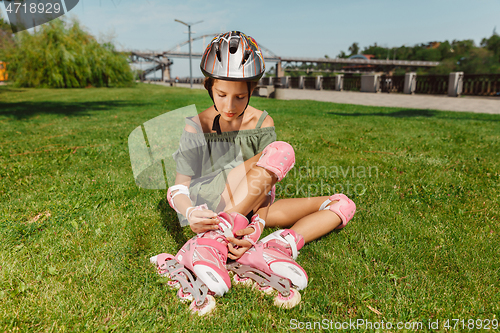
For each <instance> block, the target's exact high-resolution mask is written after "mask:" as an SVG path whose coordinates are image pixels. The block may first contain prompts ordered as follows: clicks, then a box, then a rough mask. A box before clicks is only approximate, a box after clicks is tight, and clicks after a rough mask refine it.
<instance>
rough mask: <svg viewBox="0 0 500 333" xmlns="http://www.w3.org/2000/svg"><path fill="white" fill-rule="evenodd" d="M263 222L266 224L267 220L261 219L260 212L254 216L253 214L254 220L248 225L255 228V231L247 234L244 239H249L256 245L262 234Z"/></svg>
mask: <svg viewBox="0 0 500 333" xmlns="http://www.w3.org/2000/svg"><path fill="white" fill-rule="evenodd" d="M261 224H262V225H263V226H265V225H266V221H264V220H263V219H261V218H260V216H259V214H255V215H254V216H252V222H251V223H250V224H249V225H248V227H251V228H253V229H254V231H253V232H252V233H251V234H248V235H245V236H244V237H243V239H244V240H246V241H249V242H250V243H251V244H252V245H254V246H255V243H257V241H258V240H259V238H260V235H261V234H262V228H263V227H261Z"/></svg>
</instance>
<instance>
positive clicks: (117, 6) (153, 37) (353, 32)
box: [0, 0, 500, 76]
mask: <svg viewBox="0 0 500 333" xmlns="http://www.w3.org/2000/svg"><path fill="white" fill-rule="evenodd" d="M0 7H2V10H4V8H3V6H0ZM69 16H76V17H77V18H78V19H79V20H80V21H81V23H82V24H83V25H84V26H85V27H87V29H88V30H89V31H90V32H91V33H92V34H93V35H95V36H96V37H99V36H101V38H104V39H106V38H109V37H110V36H114V38H115V39H114V40H115V43H116V44H117V45H118V48H121V49H137V50H158V51H159V50H168V49H171V48H173V47H175V46H176V45H177V44H178V43H180V42H183V41H185V40H187V39H188V38H187V34H184V32H185V31H186V32H187V27H185V26H183V25H181V24H180V23H177V22H175V21H174V19H180V20H182V21H185V22H196V21H200V20H203V22H202V23H200V24H197V25H195V26H194V27H193V31H195V32H196V34H194V35H193V36H197V35H203V34H208V33H217V32H222V31H226V30H240V31H243V32H245V33H246V34H248V35H251V36H252V37H254V38H255V39H256V40H257V42H258V43H260V44H262V45H264V46H265V47H267V48H268V49H270V50H272V51H273V52H274V53H276V54H278V55H280V56H304V57H323V56H324V55H328V56H330V57H335V56H336V55H338V54H339V52H340V51H341V50H344V51H347V49H348V47H349V46H350V45H351V44H352V43H353V42H358V43H359V45H360V46H361V49H362V48H363V47H364V46H368V45H371V44H373V43H375V42H376V43H377V44H378V45H381V46H387V47H393V46H401V45H403V44H405V45H414V44H418V43H427V42H431V41H444V40H449V41H451V40H453V39H458V40H463V39H473V40H474V41H475V42H476V44H479V42H480V41H481V39H482V38H484V37H489V36H491V34H492V32H493V29H494V28H495V27H496V26H497V27H498V31H499V32H500V0H453V1H452V0H418V1H415V0H413V1H406V0H397V1H396V0H371V1H369V0H344V1H338V0H330V1H312V0H311V1H300V2H299V1H290V0H289V1H279V0H275V1H261V0H252V1H234V0H233V1H215V0H212V1H201V0H193V1H189V0H187V1H169V0H139V1H137V0H136V1H131V0H80V3H79V4H78V5H77V6H76V7H75V9H73V10H72V11H71V12H70V14H69ZM4 17H5V13H4ZM206 42H207V43H208V39H207V40H206ZM203 49H204V46H203V45H202V41H201V40H200V41H195V42H194V43H193V50H194V51H198V52H201V51H202V50H203ZM181 50H184V51H187V50H188V49H187V46H184V47H182V48H181ZM270 65H273V64H270ZM269 67H270V66H269ZM172 70H173V75H179V76H185V75H188V73H189V69H188V62H187V60H181V59H174V66H173V69H172ZM193 75H194V76H201V72H200V71H199V69H198V63H197V61H193Z"/></svg>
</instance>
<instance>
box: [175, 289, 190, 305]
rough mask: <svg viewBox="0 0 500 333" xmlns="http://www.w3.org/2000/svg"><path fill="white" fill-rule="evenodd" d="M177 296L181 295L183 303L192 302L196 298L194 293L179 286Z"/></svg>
mask: <svg viewBox="0 0 500 333" xmlns="http://www.w3.org/2000/svg"><path fill="white" fill-rule="evenodd" d="M177 297H179V299H180V300H181V302H183V303H186V302H191V301H192V300H193V299H194V298H193V295H191V294H190V293H184V290H182V288H179V291H178V292H177Z"/></svg>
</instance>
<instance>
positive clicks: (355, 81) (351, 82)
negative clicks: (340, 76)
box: [344, 74, 361, 91]
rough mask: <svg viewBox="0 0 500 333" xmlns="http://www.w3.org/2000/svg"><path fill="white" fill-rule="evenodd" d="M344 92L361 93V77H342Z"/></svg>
mask: <svg viewBox="0 0 500 333" xmlns="http://www.w3.org/2000/svg"><path fill="white" fill-rule="evenodd" d="M344 90H346V91H361V76H351V75H347V74H346V75H345V76H344Z"/></svg>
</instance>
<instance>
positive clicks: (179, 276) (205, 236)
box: [150, 212, 248, 316]
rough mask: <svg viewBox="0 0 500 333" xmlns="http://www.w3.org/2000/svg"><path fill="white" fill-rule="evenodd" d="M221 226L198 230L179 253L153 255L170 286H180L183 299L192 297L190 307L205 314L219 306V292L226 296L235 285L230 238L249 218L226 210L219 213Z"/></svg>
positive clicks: (180, 294) (179, 294)
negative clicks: (229, 258)
mask: <svg viewBox="0 0 500 333" xmlns="http://www.w3.org/2000/svg"><path fill="white" fill-rule="evenodd" d="M217 219H218V220H219V221H220V223H219V230H212V231H207V232H205V233H202V234H198V235H196V236H195V237H193V238H191V239H190V240H189V241H187V242H186V244H184V246H183V247H182V248H181V249H180V250H179V252H177V254H176V255H175V256H173V255H171V254H168V253H162V254H159V255H157V256H154V257H151V259H150V261H151V263H153V264H155V265H156V266H157V268H158V274H160V275H162V276H167V277H169V278H170V279H171V281H169V283H168V284H169V286H171V287H174V288H179V291H178V293H177V296H178V297H179V298H180V299H181V300H182V301H192V303H191V305H190V309H191V311H192V312H193V313H197V314H198V315H200V316H202V315H205V314H208V313H210V312H211V311H212V310H213V309H215V303H216V302H215V299H214V297H213V295H215V296H222V295H224V293H226V292H227V291H228V290H229V288H230V287H231V279H230V277H229V274H228V272H227V270H226V261H227V253H228V248H227V244H228V241H227V239H226V237H233V235H234V232H236V231H238V230H241V229H244V228H245V227H246V226H247V225H248V220H247V219H246V217H244V216H243V215H241V214H238V213H232V214H231V215H230V214H227V213H225V212H222V213H220V214H219V215H218V216H217Z"/></svg>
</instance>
